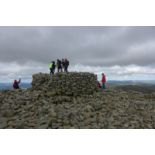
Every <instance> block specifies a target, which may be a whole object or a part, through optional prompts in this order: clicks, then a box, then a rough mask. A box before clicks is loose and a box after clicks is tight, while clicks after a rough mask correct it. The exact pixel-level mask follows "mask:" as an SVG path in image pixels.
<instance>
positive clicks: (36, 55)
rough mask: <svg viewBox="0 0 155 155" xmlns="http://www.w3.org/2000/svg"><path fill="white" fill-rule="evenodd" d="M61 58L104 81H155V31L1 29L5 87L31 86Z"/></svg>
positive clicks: (74, 68)
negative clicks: (11, 84) (10, 84)
mask: <svg viewBox="0 0 155 155" xmlns="http://www.w3.org/2000/svg"><path fill="white" fill-rule="evenodd" d="M57 58H59V59H62V58H67V59H68V60H69V61H70V66H69V71H82V72H93V73H95V74H97V75H98V77H99V79H100V78H101V73H102V72H104V73H105V74H106V76H107V79H108V80H154V79H155V27H142V26H140V27H138V26H137V27H126V26H123V27H121V26H120V27H115V26H112V27H109V26H99V27H97V26H96V27H94V26H92V27H91V26H84V27H79V26H77V27H71V26H69V27H65V26H64V27H63V26H60V27H54V26H51V27H37V26H32V27H16V26H15V27H13V26H8V27H2V26H1V27H0V68H1V69H0V83H1V82H11V81H13V80H14V79H18V78H22V80H23V81H25V82H30V81H31V80H32V75H33V74H35V73H38V72H46V73H49V69H48V63H49V62H50V61H52V60H55V61H56V60H57Z"/></svg>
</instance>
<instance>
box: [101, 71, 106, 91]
mask: <svg viewBox="0 0 155 155" xmlns="http://www.w3.org/2000/svg"><path fill="white" fill-rule="evenodd" d="M102 89H103V90H104V89H106V76H105V74H104V73H102Z"/></svg>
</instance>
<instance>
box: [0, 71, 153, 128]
mask: <svg viewBox="0 0 155 155" xmlns="http://www.w3.org/2000/svg"><path fill="white" fill-rule="evenodd" d="M73 74H75V73H71V74H68V75H66V74H63V75H62V74H59V75H55V78H56V79H57V81H59V82H60V81H62V76H65V77H66V78H64V77H63V79H67V82H68V81H69V79H68V76H70V77H71V78H72V75H73ZM76 74H77V77H78V79H80V81H81V79H83V78H86V77H88V76H89V78H88V79H89V80H88V81H87V80H83V82H82V81H81V83H82V87H81V89H80V88H79V89H80V90H81V93H80V92H79V89H78V90H77V91H76V90H74V91H73V89H66V88H68V86H70V85H69V83H67V84H64V86H63V88H62V89H59V88H58V87H56V86H55V87H54V90H55V89H56V88H58V90H59V91H56V92H57V93H55V92H54V91H53V89H52V87H50V86H51V83H52V81H51V80H50V78H49V76H48V75H45V74H37V75H35V76H34V77H33V87H32V88H31V89H27V90H22V89H21V90H13V91H5V92H1V93H0V128H20V129H25V128H28V129H29V128H37V129H38V128H41V129H61V128H63V129H72V128H75V129H113V128H114V129H121V128H123V129H129V128H132V129H133V128H134V129H135V128H138V129H139V128H140V129H141V128H145V129H146V128H155V93H151V94H146V93H145V94H143V93H141V92H136V91H128V92H126V91H122V90H115V89H111V90H107V91H105V92H102V91H100V90H98V89H96V88H95V85H94V86H93V87H94V88H95V89H94V91H92V90H91V91H90V90H89V91H88V92H87V93H84V92H82V89H83V85H85V84H88V82H89V83H90V81H91V80H92V81H91V82H93V80H94V82H95V78H94V77H95V76H94V75H92V74H79V73H76ZM36 77H37V78H38V79H37V80H36ZM39 77H40V78H39ZM41 77H43V78H41ZM60 77H61V78H60ZM41 79H42V80H41ZM43 79H44V80H43ZM45 79H46V80H45ZM86 79H87V78H86ZM52 80H54V79H52ZM71 81H72V80H71ZM76 81H77V80H75V81H74V82H75V83H74V84H75V85H76V84H77V83H76ZM84 81H85V82H84ZM37 82H38V84H36V83H37ZM59 82H58V85H59ZM72 82H73V81H72ZM72 82H71V83H72ZM78 82H79V81H78ZM34 83H35V84H34ZM39 83H40V84H42V87H40V85H39ZM45 83H46V88H45V87H44V86H45V85H44V84H45ZM56 83H57V82H56ZM56 83H55V84H56ZM55 84H54V85H55ZM74 84H73V85H74ZM37 86H39V87H37ZM47 86H48V87H47ZM74 87H75V86H74ZM79 87H80V86H79ZM87 87H89V86H87ZM91 87H92V86H91ZM39 88H40V89H39ZM71 88H73V87H71ZM64 89H65V90H66V91H67V92H68V91H69V92H72V93H69V94H66V93H63V92H64ZM62 90H63V91H62ZM70 90H72V91H70ZM77 92H78V93H77Z"/></svg>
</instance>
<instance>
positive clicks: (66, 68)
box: [64, 59, 69, 73]
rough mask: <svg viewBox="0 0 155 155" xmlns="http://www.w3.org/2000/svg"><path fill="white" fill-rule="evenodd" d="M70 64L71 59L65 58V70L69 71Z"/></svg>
mask: <svg viewBox="0 0 155 155" xmlns="http://www.w3.org/2000/svg"><path fill="white" fill-rule="evenodd" d="M68 66H69V61H68V60H67V59H65V66H64V70H65V72H66V73H67V72H68Z"/></svg>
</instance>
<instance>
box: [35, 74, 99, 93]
mask: <svg viewBox="0 0 155 155" xmlns="http://www.w3.org/2000/svg"><path fill="white" fill-rule="evenodd" d="M32 89H34V90H47V91H50V92H53V93H55V94H56V95H66V96H81V95H90V94H93V93H94V92H97V91H98V86H97V75H95V74H92V73H86V72H83V73H82V72H80V73H77V72H70V73H67V74H66V73H56V74H54V75H53V76H52V79H50V76H49V74H43V73H39V74H35V75H33V81H32Z"/></svg>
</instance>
